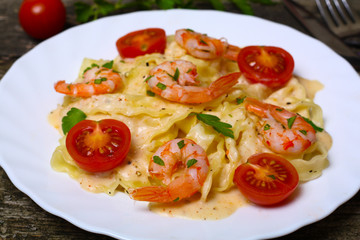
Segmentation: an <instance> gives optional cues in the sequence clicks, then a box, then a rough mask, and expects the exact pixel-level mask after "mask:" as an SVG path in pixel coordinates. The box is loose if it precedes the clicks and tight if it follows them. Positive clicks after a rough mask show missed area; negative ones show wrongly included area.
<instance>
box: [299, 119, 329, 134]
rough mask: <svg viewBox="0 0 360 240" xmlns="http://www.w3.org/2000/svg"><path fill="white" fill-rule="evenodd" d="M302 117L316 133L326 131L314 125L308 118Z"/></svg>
mask: <svg viewBox="0 0 360 240" xmlns="http://www.w3.org/2000/svg"><path fill="white" fill-rule="evenodd" d="M301 117H302V118H303V119H304V120H305V121H306V122H307V123H309V124H310V125H311V126H312V127H313V128H314V130H315V131H316V132H322V131H324V129H323V128H321V127H318V126H316V125H315V123H313V122H312V121H311V120H310V119H308V118H306V117H303V116H301Z"/></svg>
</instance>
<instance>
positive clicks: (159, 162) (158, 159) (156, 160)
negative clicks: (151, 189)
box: [153, 156, 165, 166]
mask: <svg viewBox="0 0 360 240" xmlns="http://www.w3.org/2000/svg"><path fill="white" fill-rule="evenodd" d="M153 160H154V163H156V164H158V165H160V166H165V163H164V161H163V160H162V159H161V158H160V157H159V156H154V157H153Z"/></svg>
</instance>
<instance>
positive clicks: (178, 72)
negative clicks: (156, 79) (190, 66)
mask: <svg viewBox="0 0 360 240" xmlns="http://www.w3.org/2000/svg"><path fill="white" fill-rule="evenodd" d="M168 75H169V76H170V77H171V78H172V79H173V80H174V81H177V80H179V76H180V71H179V69H178V68H176V70H175V73H174V76H173V75H171V74H169V73H168Z"/></svg>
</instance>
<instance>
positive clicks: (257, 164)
mask: <svg viewBox="0 0 360 240" xmlns="http://www.w3.org/2000/svg"><path fill="white" fill-rule="evenodd" d="M284 175H285V176H286V177H284ZM234 182H235V184H236V185H237V187H238V189H239V190H240V191H241V192H242V194H243V195H244V196H245V197H247V198H248V199H249V200H250V201H251V202H254V203H256V204H259V205H273V204H276V203H279V202H281V201H283V200H285V199H286V198H287V197H289V196H290V195H291V194H292V193H293V192H294V191H295V189H296V187H297V186H298V184H299V175H298V173H297V171H296V169H295V167H294V166H293V165H292V164H291V163H290V162H289V161H288V160H286V159H284V158H282V157H280V156H277V155H275V154H271V153H259V154H255V155H252V156H251V157H250V158H249V159H248V161H247V162H246V163H244V164H242V165H240V166H239V167H237V169H236V170H235V174H234ZM256 183H260V184H258V185H256ZM261 183H262V184H264V185H261Z"/></svg>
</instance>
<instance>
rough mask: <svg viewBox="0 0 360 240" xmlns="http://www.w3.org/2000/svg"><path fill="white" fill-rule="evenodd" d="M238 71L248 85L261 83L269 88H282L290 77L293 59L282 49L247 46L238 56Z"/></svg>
mask: <svg viewBox="0 0 360 240" xmlns="http://www.w3.org/2000/svg"><path fill="white" fill-rule="evenodd" d="M237 60H238V65H239V68H240V71H241V72H243V74H244V76H245V77H246V79H247V80H248V81H249V82H250V83H262V84H264V85H266V86H268V87H271V88H277V87H282V86H284V85H285V84H286V83H287V82H288V81H289V80H290V79H291V77H292V73H293V70H294V59H293V57H292V56H291V54H290V53H288V52H287V51H285V50H284V49H282V48H278V47H270V46H248V47H245V48H242V49H241V50H240V53H239V55H238V59H237Z"/></svg>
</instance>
